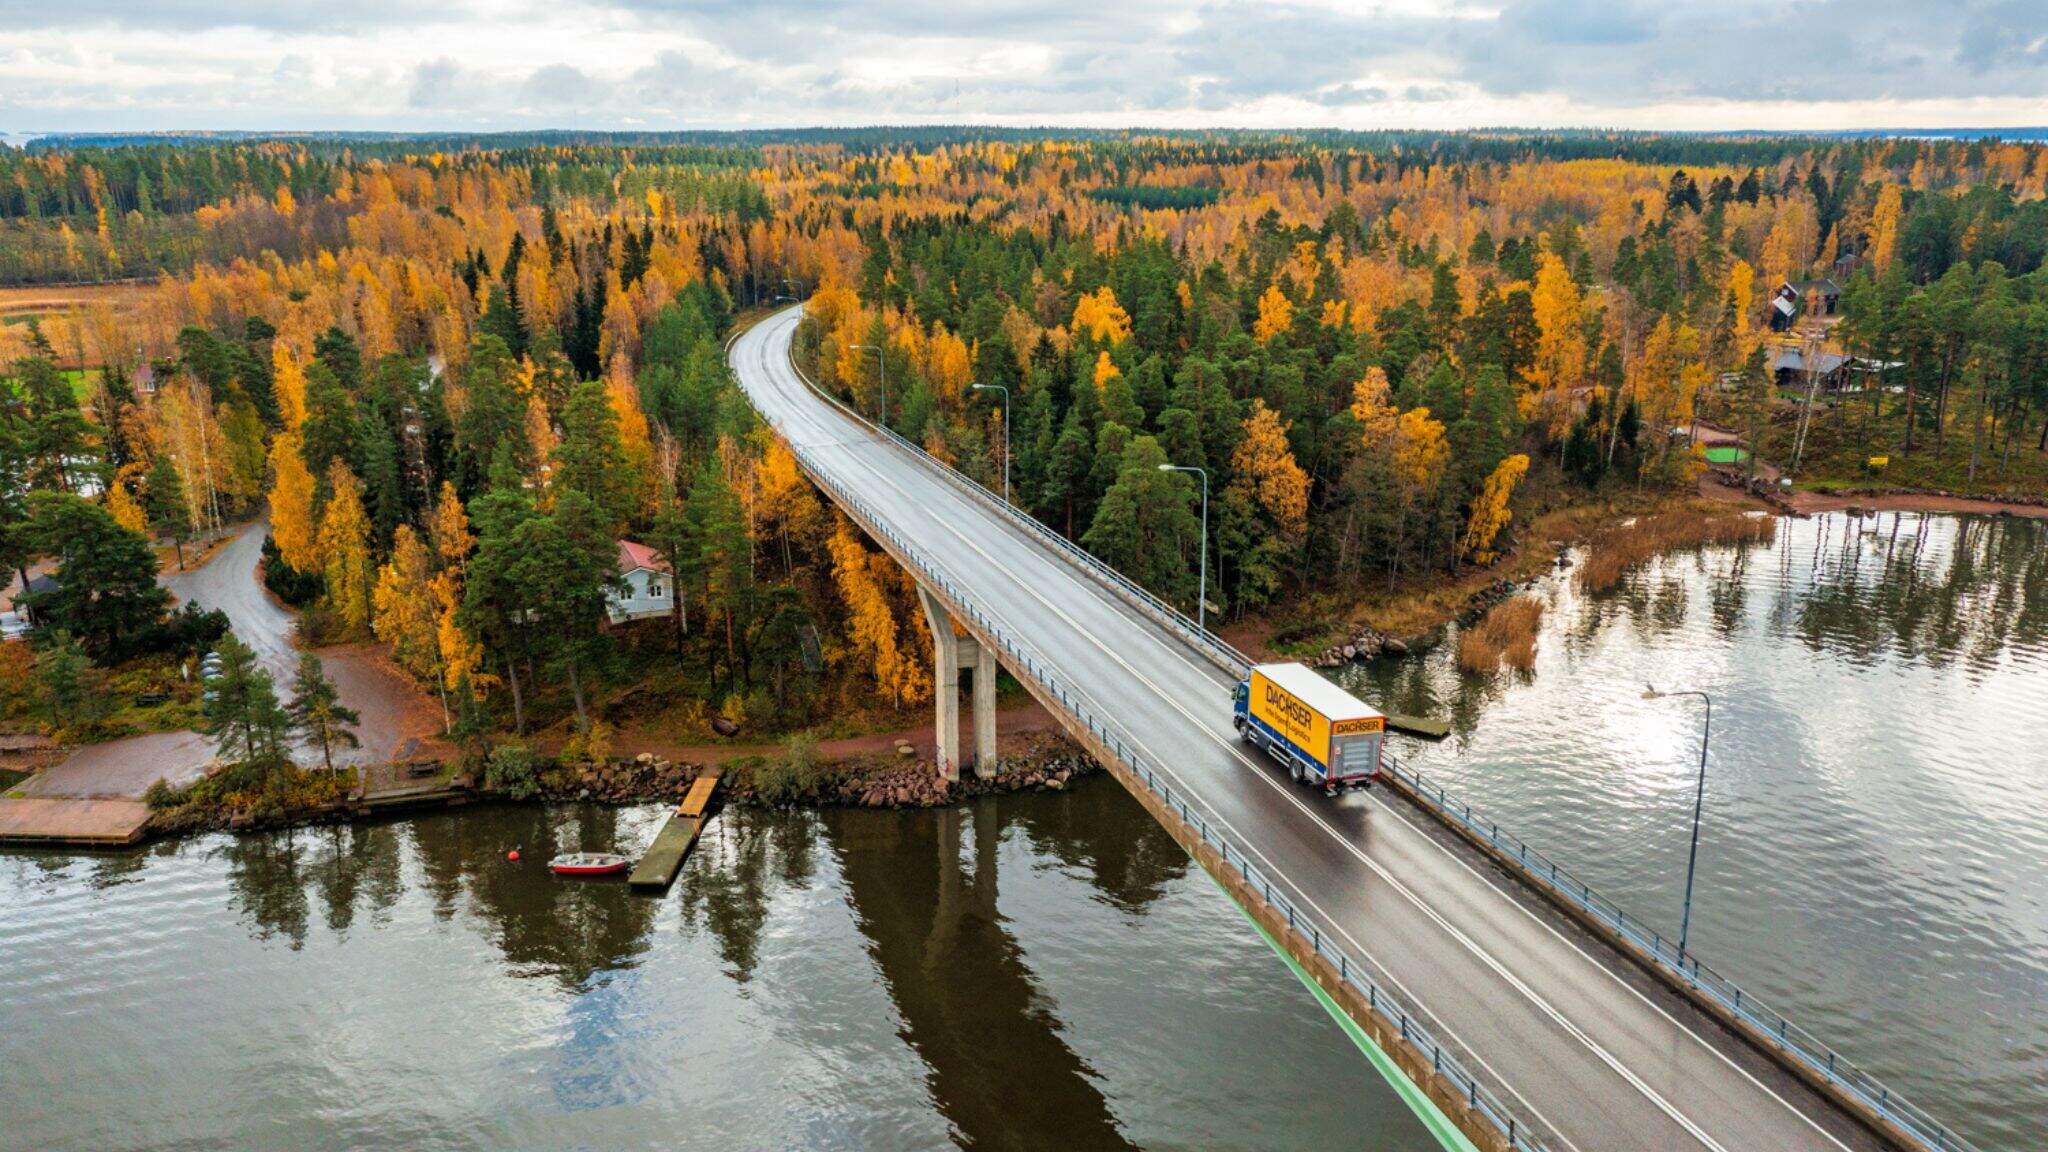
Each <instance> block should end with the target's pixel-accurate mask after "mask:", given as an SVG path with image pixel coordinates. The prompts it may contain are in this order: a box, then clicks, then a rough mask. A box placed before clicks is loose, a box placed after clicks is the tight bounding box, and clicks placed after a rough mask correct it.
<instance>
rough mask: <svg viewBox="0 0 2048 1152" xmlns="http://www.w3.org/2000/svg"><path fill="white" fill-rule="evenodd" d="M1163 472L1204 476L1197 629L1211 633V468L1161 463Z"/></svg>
mask: <svg viewBox="0 0 2048 1152" xmlns="http://www.w3.org/2000/svg"><path fill="white" fill-rule="evenodd" d="M1159 470H1160V471H1161V472H1194V473H1197V474H1199V475H1200V476H1201V477H1202V581H1201V584H1200V585H1199V586H1198V587H1197V590H1196V592H1195V630H1196V631H1198V632H1200V633H1202V634H1203V635H1204V636H1206V635H1208V634H1209V470H1208V469H1207V468H1198V467H1196V466H1194V465H1192V464H1161V465H1160V466H1159Z"/></svg>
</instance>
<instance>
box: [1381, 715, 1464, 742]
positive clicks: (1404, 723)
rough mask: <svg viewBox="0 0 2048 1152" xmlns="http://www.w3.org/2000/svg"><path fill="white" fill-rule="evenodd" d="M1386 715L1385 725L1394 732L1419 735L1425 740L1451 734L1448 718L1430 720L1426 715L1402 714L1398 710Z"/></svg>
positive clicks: (1438, 738)
mask: <svg viewBox="0 0 2048 1152" xmlns="http://www.w3.org/2000/svg"><path fill="white" fill-rule="evenodd" d="M1386 715H1387V727H1389V728H1392V729H1393V730H1394V731H1396V732H1405V733H1407V734H1408V735H1410V736H1420V737H1422V738H1423V739H1425V740H1441V739H1443V738H1444V737H1446V736H1449V735H1450V734H1451V722H1450V721H1448V720H1431V719H1429V718H1428V717H1426V716H1403V715H1401V714H1400V713H1398V712H1389V713H1387V714H1386Z"/></svg>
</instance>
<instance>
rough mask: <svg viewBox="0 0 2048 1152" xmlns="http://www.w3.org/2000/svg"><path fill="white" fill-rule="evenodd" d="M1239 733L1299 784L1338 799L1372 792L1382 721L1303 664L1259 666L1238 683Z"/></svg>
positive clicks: (1384, 723)
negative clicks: (1354, 791)
mask: <svg viewBox="0 0 2048 1152" xmlns="http://www.w3.org/2000/svg"><path fill="white" fill-rule="evenodd" d="M1233 703H1234V705H1235V707H1234V712H1235V719H1234V722H1235V723H1236V725H1237V733H1238V735H1239V736H1240V737H1242V738H1244V739H1245V740H1246V741H1248V742H1250V743H1252V744H1256V745H1258V746H1259V747H1260V748H1263V749H1265V750H1266V754H1267V755H1269V756H1271V757H1273V758H1274V759H1275V760H1278V761H1279V762H1280V763H1281V764H1282V765H1284V766H1285V767H1286V768H1287V770H1288V773H1289V774H1290V775H1291V776H1293V777H1294V780H1295V782H1296V783H1300V784H1313V785H1321V786H1322V789H1323V791H1324V793H1326V794H1328V795H1332V796H1334V795H1336V794H1337V792H1338V791H1339V790H1340V789H1344V788H1370V787H1372V781H1373V777H1375V776H1378V775H1379V772H1380V747H1381V745H1382V744H1384V743H1385V741H1386V738H1387V718H1386V716H1385V715H1383V714H1382V713H1381V712H1379V711H1378V710H1377V709H1375V708H1373V707H1371V706H1370V705H1368V704H1365V703H1364V702H1362V701H1360V700H1359V699H1358V697H1356V696H1353V695H1352V694H1351V693H1349V692H1346V691H1345V690H1344V689H1342V688H1339V687H1338V686H1337V685H1335V684H1333V683H1331V682H1330V681H1329V680H1326V679H1324V678H1323V677H1322V676H1320V675H1318V674H1317V673H1316V671H1315V670H1314V669H1312V668H1309V667H1308V666H1307V665H1304V664H1258V665H1254V666H1253V668H1252V671H1251V676H1250V677H1249V678H1247V679H1244V680H1240V681H1238V683H1237V692H1236V694H1235V696H1234V699H1233Z"/></svg>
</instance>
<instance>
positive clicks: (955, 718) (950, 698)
mask: <svg viewBox="0 0 2048 1152" xmlns="http://www.w3.org/2000/svg"><path fill="white" fill-rule="evenodd" d="M917 598H918V600H919V602H920V603H922V604H923V605H924V618H925V623H926V624H928V625H930V626H931V630H932V704H933V711H934V712H936V713H937V717H936V719H937V721H938V758H939V775H940V776H942V777H944V778H945V779H947V780H958V779H960V655H961V654H960V640H961V638H960V637H958V636H955V635H954V634H953V618H952V617H951V616H949V615H947V613H946V606H945V605H943V604H941V603H939V598H938V597H936V596H934V595H932V594H931V593H930V592H927V591H925V589H924V586H923V585H921V584H920V585H918V589H917ZM970 643H971V641H970Z"/></svg>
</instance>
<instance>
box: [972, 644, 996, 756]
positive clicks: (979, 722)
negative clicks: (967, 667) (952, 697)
mask: <svg viewBox="0 0 2048 1152" xmlns="http://www.w3.org/2000/svg"><path fill="white" fill-rule="evenodd" d="M974 647H975V650H976V652H977V653H978V657H977V659H976V660H975V662H974V774H975V775H976V776H979V777H981V778H982V779H984V780H986V779H988V778H989V777H991V776H994V775H995V774H996V654H995V651H994V650H993V649H991V648H990V647H989V646H988V645H986V644H981V643H976V644H975V645H974Z"/></svg>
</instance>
